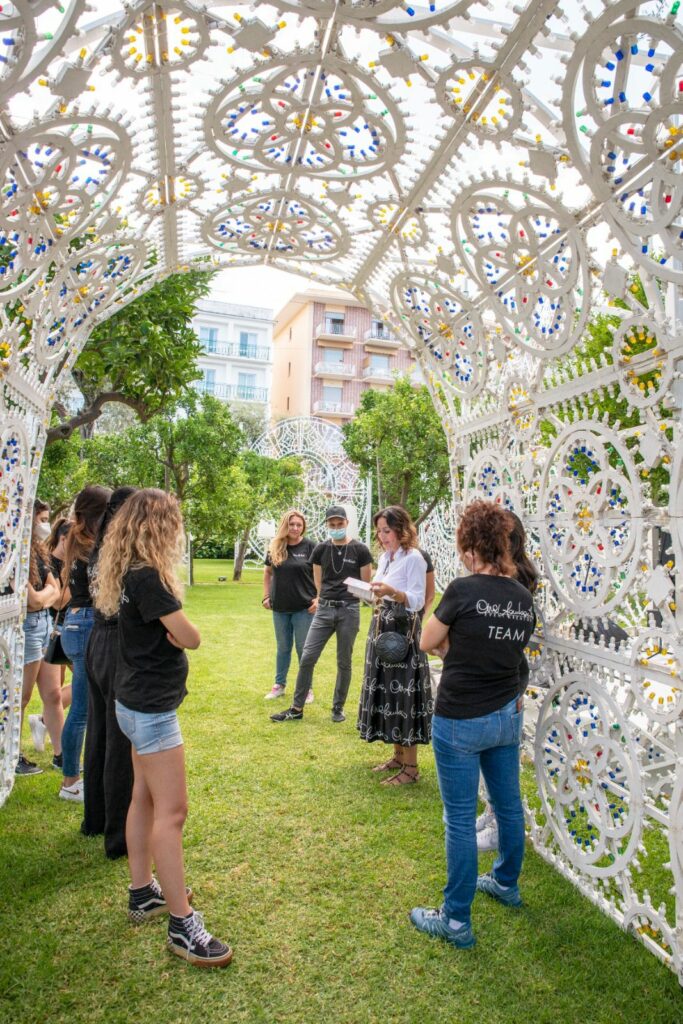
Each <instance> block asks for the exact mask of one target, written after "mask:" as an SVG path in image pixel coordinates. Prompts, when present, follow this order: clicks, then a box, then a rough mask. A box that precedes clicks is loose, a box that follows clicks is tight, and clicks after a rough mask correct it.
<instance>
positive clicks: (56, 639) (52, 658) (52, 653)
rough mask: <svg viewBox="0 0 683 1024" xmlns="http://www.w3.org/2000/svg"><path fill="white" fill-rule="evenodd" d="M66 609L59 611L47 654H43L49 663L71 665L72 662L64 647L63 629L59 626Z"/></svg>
mask: <svg viewBox="0 0 683 1024" xmlns="http://www.w3.org/2000/svg"><path fill="white" fill-rule="evenodd" d="M63 611H64V609H63V608H62V609H60V610H59V611H58V612H57V615H56V617H55V621H54V622H53V624H52V632H51V633H50V639H49V640H48V642H47V647H46V649H45V654H44V655H43V661H46V662H47V663H48V665H70V664H71V662H70V661H69V659H68V658H67V656H66V654H65V653H64V648H63V647H62V631H61V629H60V628H59V616H60V614H61V613H62V612H63Z"/></svg>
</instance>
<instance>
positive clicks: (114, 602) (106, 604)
mask: <svg viewBox="0 0 683 1024" xmlns="http://www.w3.org/2000/svg"><path fill="white" fill-rule="evenodd" d="M184 545H185V534H184V531H183V517H182V515H181V514H180V505H179V504H178V499H177V498H176V497H175V496H174V495H172V494H167V493H166V492H165V491H160V490H157V489H156V488H155V487H147V488H145V489H144V490H141V491H137V492H136V493H135V494H132V495H131V496H130V498H128V500H127V501H126V502H125V504H124V505H123V506H122V507H121V508H120V509H119V511H118V512H117V513H116V515H115V516H114V518H113V519H112V521H111V525H110V526H109V529H108V530H107V532H106V534H105V537H104V541H103V542H102V547H101V549H100V557H99V561H98V571H97V593H96V595H95V607H96V608H97V609H98V610H99V611H101V612H102V614H103V615H107V616H111V615H116V614H117V613H118V610H119V604H120V602H121V587H122V585H123V578H124V576H125V575H126V573H127V572H128V570H129V569H139V568H141V567H142V566H149V567H151V568H152V569H156V570H157V572H158V573H159V578H160V579H161V582H162V583H163V585H164V586H165V587H166V589H167V590H168V591H169V592H170V593H171V594H173V595H174V597H177V598H178V600H181V599H182V586H181V583H180V581H179V579H178V577H177V575H176V566H177V564H178V563H179V562H180V560H181V558H182V556H183V551H184Z"/></svg>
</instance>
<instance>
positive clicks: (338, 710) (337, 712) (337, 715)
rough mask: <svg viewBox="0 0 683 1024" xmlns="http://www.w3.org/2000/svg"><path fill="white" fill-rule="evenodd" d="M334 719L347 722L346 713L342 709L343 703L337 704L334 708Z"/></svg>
mask: <svg viewBox="0 0 683 1024" xmlns="http://www.w3.org/2000/svg"><path fill="white" fill-rule="evenodd" d="M332 721H333V722H345V721H346V715H345V714H344V712H343V711H342V706H341V704H335V705H334V707H333V708H332Z"/></svg>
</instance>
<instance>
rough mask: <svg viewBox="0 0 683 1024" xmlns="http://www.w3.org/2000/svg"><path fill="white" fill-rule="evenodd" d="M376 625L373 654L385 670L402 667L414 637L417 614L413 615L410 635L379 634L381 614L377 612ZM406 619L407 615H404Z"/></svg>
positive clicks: (395, 633)
mask: <svg viewBox="0 0 683 1024" xmlns="http://www.w3.org/2000/svg"><path fill="white" fill-rule="evenodd" d="M376 614H377V624H376V627H375V630H376V631H375V653H376V655H377V657H378V658H379V660H380V662H381V664H382V665H383V666H384V667H385V668H394V667H395V666H396V665H402V664H403V663H404V662H405V660H406V658H407V657H408V651H409V650H410V645H411V643H412V642H413V637H414V636H415V625H416V623H417V618H418V617H417V614H414V615H413V623H412V626H411V629H410V633H408V634H407V635H406V634H405V633H397V632H386V633H381V632H380V620H381V617H382V616H381V612H380V611H379V609H378V610H377V613H376ZM406 617H407V615H406Z"/></svg>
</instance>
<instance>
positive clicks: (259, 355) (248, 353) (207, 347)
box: [202, 341, 270, 363]
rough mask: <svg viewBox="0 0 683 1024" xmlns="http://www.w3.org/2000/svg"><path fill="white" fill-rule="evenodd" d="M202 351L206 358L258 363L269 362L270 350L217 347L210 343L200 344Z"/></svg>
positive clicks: (236, 346) (263, 348)
mask: <svg viewBox="0 0 683 1024" xmlns="http://www.w3.org/2000/svg"><path fill="white" fill-rule="evenodd" d="M202 350H203V353H204V355H207V356H223V357H226V358H228V359H256V360H257V361H258V362H260V363H269V362H270V349H269V348H268V346H267V345H218V344H212V343H211V342H210V341H203V342H202Z"/></svg>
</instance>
